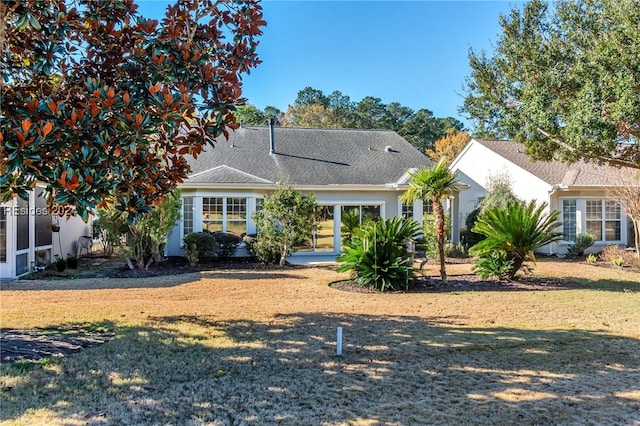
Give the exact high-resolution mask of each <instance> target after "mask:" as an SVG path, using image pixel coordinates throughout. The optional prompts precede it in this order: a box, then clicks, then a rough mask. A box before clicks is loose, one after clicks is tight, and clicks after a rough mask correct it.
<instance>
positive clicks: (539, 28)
mask: <svg viewBox="0 0 640 426" xmlns="http://www.w3.org/2000/svg"><path fill="white" fill-rule="evenodd" d="M500 25H501V27H502V32H501V34H500V36H499V39H498V41H497V43H496V45H495V50H494V51H493V53H492V54H487V53H486V52H475V51H471V52H470V54H469V61H470V65H471V75H470V77H469V78H468V79H467V82H466V86H467V94H466V97H465V100H464V105H463V107H462V111H463V112H466V113H467V114H468V115H469V116H470V117H471V118H472V119H473V120H474V121H475V124H476V127H477V129H476V130H477V132H476V134H477V135H478V136H483V137H484V136H491V137H507V138H512V139H514V140H515V141H517V142H521V143H523V144H524V145H525V147H526V152H527V153H528V154H529V155H530V156H531V157H532V158H533V159H534V160H552V159H559V160H563V161H566V162H573V161H576V160H580V159H583V160H587V161H593V162H606V163H609V164H612V165H617V166H628V167H633V168H640V84H638V81H640V61H639V60H638V52H640V1H639V0H573V1H559V2H556V3H555V4H553V5H550V4H549V3H548V2H546V1H543V0H530V1H529V2H528V3H526V4H525V5H524V6H523V7H522V8H516V9H513V10H512V11H511V13H510V14H509V15H508V16H501V17H500Z"/></svg>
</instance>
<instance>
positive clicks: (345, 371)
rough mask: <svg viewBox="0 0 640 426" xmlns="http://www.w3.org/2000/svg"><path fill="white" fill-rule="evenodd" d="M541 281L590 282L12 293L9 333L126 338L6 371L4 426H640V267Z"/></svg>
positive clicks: (6, 311)
mask: <svg viewBox="0 0 640 426" xmlns="http://www.w3.org/2000/svg"><path fill="white" fill-rule="evenodd" d="M469 267H470V266H469V265H448V271H449V273H451V274H456V273H467V272H468V268H469ZM434 271H435V270H434ZM435 274H437V272H436V273H434V275H435ZM534 274H539V275H546V276H559V277H569V278H570V279H571V280H574V281H577V282H580V283H582V284H584V285H585V286H587V288H585V289H575V290H563V291H511V292H500V291H477V292H460V291H454V292H445V293H420V294H358V293H348V292H341V291H338V290H335V289H332V288H330V287H328V283H329V282H331V281H333V280H336V279H339V278H342V277H344V275H340V274H337V273H336V272H335V271H333V270H331V269H328V268H327V269H325V268H313V269H305V268H295V269H294V268H287V269H281V270H270V271H269V270H268V271H254V270H234V271H210V272H202V273H199V274H189V275H182V276H173V277H164V278H158V277H154V278H145V279H135V280H127V279H79V280H68V281H48V282H18V283H16V284H11V285H8V286H7V285H3V290H2V291H1V292H0V298H1V299H0V302H1V309H2V316H1V320H0V326H2V327H10V328H19V329H26V328H33V327H59V328H64V327H65V326H67V325H69V324H74V323H84V324H91V325H93V326H98V325H100V326H104V327H107V328H112V329H114V330H116V332H117V337H116V338H115V339H114V340H112V341H111V342H109V343H107V344H104V345H101V346H98V347H94V348H91V349H87V350H84V351H82V352H79V353H77V354H74V355H72V356H70V357H67V358H64V359H54V360H50V361H47V362H46V363H41V365H42V366H41V367H37V368H33V369H29V370H28V371H22V370H20V369H17V368H12V367H9V366H6V365H5V366H2V368H1V369H0V389H1V391H2V392H1V398H2V399H1V400H0V407H1V409H0V421H2V422H3V423H7V424H45V423H46V424H86V423H93V424H103V423H105V424H109V423H116V424H149V423H151V424H158V423H162V424H165V423H174V424H220V425H227V424H256V425H258V424H260V425H262V424H276V423H282V424H362V425H369V424H451V423H472V424H549V423H554V424H556V423H565V424H566V423H593V424H606V423H619V424H620V423H621V424H640V414H638V413H640V388H639V387H638V383H640V355H639V354H640V326H639V324H640V310H639V309H638V306H640V274H638V273H633V272H629V271H626V270H623V269H613V268H611V269H607V268H599V267H595V266H590V265H586V264H585V263H566V262H552V261H542V262H539V263H538V265H537V266H536V267H535V269H534ZM338 326H341V327H343V329H344V339H345V340H344V345H345V346H344V353H343V356H341V357H338V356H336V354H335V343H336V342H335V336H336V327H338Z"/></svg>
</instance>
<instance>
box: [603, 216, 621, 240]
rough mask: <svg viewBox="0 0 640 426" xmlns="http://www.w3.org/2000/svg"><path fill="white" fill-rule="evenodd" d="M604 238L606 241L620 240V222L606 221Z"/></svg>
mask: <svg viewBox="0 0 640 426" xmlns="http://www.w3.org/2000/svg"><path fill="white" fill-rule="evenodd" d="M604 226H605V237H606V240H607V241H619V240H620V221H619V220H608V221H606V222H605V225H604Z"/></svg>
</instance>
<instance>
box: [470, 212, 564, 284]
mask: <svg viewBox="0 0 640 426" xmlns="http://www.w3.org/2000/svg"><path fill="white" fill-rule="evenodd" d="M546 207H547V204H546V203H542V204H541V205H539V206H537V207H536V203H535V201H531V202H529V203H526V204H525V203H521V202H509V203H508V204H507V207H505V208H501V207H496V208H493V209H490V210H487V211H485V212H483V213H481V214H480V216H478V221H477V222H476V225H475V226H474V228H473V231H474V232H478V233H480V234H483V235H485V236H486V237H487V238H485V239H484V240H482V241H480V242H479V243H478V244H476V245H475V246H473V247H472V248H471V252H472V254H476V255H479V256H480V257H487V256H490V255H491V253H492V252H496V251H502V252H505V253H507V255H508V256H509V258H511V259H512V260H513V264H512V266H511V270H510V272H509V278H514V277H515V275H516V273H517V272H518V271H519V270H520V268H522V266H523V263H524V262H525V261H527V260H531V261H534V262H535V254H534V250H535V249H537V248H539V247H542V246H544V245H545V244H549V243H551V242H553V241H557V240H559V239H560V238H561V234H560V233H559V232H556V231H555V229H556V228H558V227H559V226H560V225H561V223H560V222H559V221H558V217H559V215H560V212H558V211H557V210H553V211H552V212H551V213H550V214H549V215H546V214H545V213H544V210H545V209H546Z"/></svg>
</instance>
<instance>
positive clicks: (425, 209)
mask: <svg viewBox="0 0 640 426" xmlns="http://www.w3.org/2000/svg"><path fill="white" fill-rule="evenodd" d="M422 214H423V215H425V214H433V203H432V202H431V201H424V202H423V203H422Z"/></svg>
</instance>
